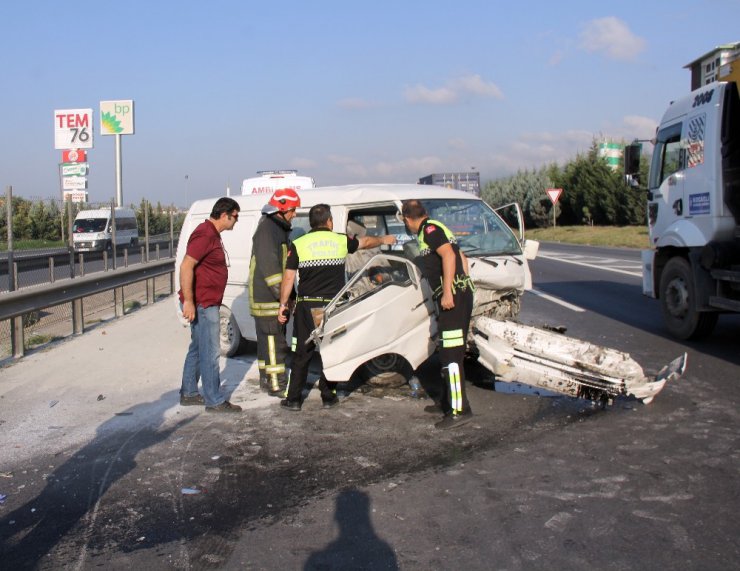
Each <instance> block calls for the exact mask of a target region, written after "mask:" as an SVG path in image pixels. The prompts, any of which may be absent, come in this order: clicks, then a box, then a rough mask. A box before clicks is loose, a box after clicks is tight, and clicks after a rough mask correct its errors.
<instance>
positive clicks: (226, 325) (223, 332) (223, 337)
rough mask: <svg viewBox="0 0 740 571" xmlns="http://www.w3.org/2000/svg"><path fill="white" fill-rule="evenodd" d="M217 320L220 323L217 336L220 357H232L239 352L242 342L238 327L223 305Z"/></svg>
mask: <svg viewBox="0 0 740 571" xmlns="http://www.w3.org/2000/svg"><path fill="white" fill-rule="evenodd" d="M219 318H220V322H221V327H220V334H219V340H220V345H221V355H223V356H224V357H233V356H234V355H236V353H237V351H238V350H239V345H240V344H241V340H242V334H241V331H239V325H237V323H236V319H235V318H234V315H233V314H232V313H231V310H230V309H229V308H228V307H226V306H225V305H222V306H221V308H220V309H219Z"/></svg>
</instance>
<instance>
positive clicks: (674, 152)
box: [649, 123, 683, 189]
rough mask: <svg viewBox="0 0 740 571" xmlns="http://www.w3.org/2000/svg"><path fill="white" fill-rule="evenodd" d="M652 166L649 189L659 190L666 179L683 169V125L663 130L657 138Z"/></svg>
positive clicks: (679, 124) (677, 124) (678, 124)
mask: <svg viewBox="0 0 740 571" xmlns="http://www.w3.org/2000/svg"><path fill="white" fill-rule="evenodd" d="M656 139H657V140H656V142H655V149H654V151H653V161H652V164H651V166H650V184H649V188H651V189H655V188H658V187H659V186H660V185H661V184H662V183H663V181H664V180H665V179H667V178H668V177H669V176H671V175H672V174H674V173H676V172H678V171H679V170H681V169H682V168H683V166H682V165H681V123H676V124H675V125H671V126H670V127H666V128H665V129H661V130H660V131H659V132H658V136H657V137H656Z"/></svg>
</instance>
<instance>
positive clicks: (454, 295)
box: [401, 200, 473, 429]
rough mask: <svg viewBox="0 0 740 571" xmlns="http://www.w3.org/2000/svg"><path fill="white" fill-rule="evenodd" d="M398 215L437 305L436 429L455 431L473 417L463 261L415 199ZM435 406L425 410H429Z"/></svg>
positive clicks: (449, 236)
mask: <svg viewBox="0 0 740 571" xmlns="http://www.w3.org/2000/svg"><path fill="white" fill-rule="evenodd" d="M401 214H402V215H403V218H404V222H405V224H406V227H407V228H408V229H409V231H410V233H412V234H416V235H417V241H418V242H419V250H420V251H419V256H418V257H417V258H416V259H415V260H414V263H416V265H417V266H419V268H420V269H421V273H422V275H423V276H424V277H425V278H426V279H427V281H428V282H429V285H430V286H431V287H432V289H433V290H434V296H433V297H434V300H435V302H436V305H437V333H438V335H439V341H438V343H439V360H440V363H441V366H442V398H441V400H440V406H441V408H442V412H443V413H444V415H445V416H444V418H443V419H442V420H440V421H439V422H437V423H436V424H435V426H436V427H437V428H441V429H446V428H454V427H456V426H460V425H462V424H465V423H466V422H467V421H469V420H470V418H471V417H472V416H473V413H472V412H471V410H470V404H469V403H468V399H467V396H466V394H465V373H464V370H463V360H464V359H465V343H466V338H467V335H468V327H469V326H470V315H471V313H472V312H473V283H472V281H471V279H470V277H469V275H468V261H467V258H466V257H465V254H463V253H462V251H461V250H460V248H459V247H458V245H457V240H456V239H455V236H454V234H453V233H452V232H450V230H449V229H448V228H447V227H446V226H445V225H444V224H442V223H441V222H438V221H437V220H431V219H430V218H429V216H428V215H427V212H426V209H425V208H424V205H423V204H422V203H421V202H420V201H419V200H406V201H404V203H403V206H402V209H401ZM432 408H434V407H427V409H425V410H430V411H431V409H432Z"/></svg>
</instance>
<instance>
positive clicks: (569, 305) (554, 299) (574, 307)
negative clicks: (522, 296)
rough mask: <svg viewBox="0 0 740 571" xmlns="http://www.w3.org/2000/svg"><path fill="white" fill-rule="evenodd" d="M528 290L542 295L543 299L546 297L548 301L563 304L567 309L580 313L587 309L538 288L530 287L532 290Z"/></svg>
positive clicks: (539, 295)
mask: <svg viewBox="0 0 740 571" xmlns="http://www.w3.org/2000/svg"><path fill="white" fill-rule="evenodd" d="M527 291H528V292H529V293H533V294H534V295H536V296H538V297H541V298H543V299H546V300H547V301H551V302H553V303H557V304H558V305H562V306H563V307H565V308H567V309H570V310H572V311H577V312H579V313H583V312H584V311H586V310H585V309H583V308H582V307H578V306H577V305H573V304H572V303H568V302H567V301H563V300H562V299H560V298H557V297H554V296H552V295H549V294H547V293H545V292H543V291H539V290H536V289H530V290H527Z"/></svg>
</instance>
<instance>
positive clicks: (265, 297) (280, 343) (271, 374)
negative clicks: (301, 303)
mask: <svg viewBox="0 0 740 571" xmlns="http://www.w3.org/2000/svg"><path fill="white" fill-rule="evenodd" d="M290 230H291V225H290V223H289V222H286V221H285V220H284V219H283V218H282V217H281V216H280V215H279V214H268V215H265V216H263V217H262V220H260V222H259V224H258V225H257V229H256V230H255V232H254V236H253V237H252V259H251V260H250V263H249V310H250V313H251V314H252V316H253V317H254V322H255V327H256V330H257V366H258V368H259V373H260V387H262V388H266V389H267V390H269V391H270V393H271V394H275V395H278V394H280V396H282V392H284V390H285V387H286V386H287V380H286V375H285V359H286V357H287V356H288V345H287V343H286V341H285V325H284V324H282V325H281V324H280V323H279V322H278V320H277V315H278V311H279V309H280V282H281V281H282V279H283V271H284V269H285V261H286V259H287V254H288V246H289V244H290Z"/></svg>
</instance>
